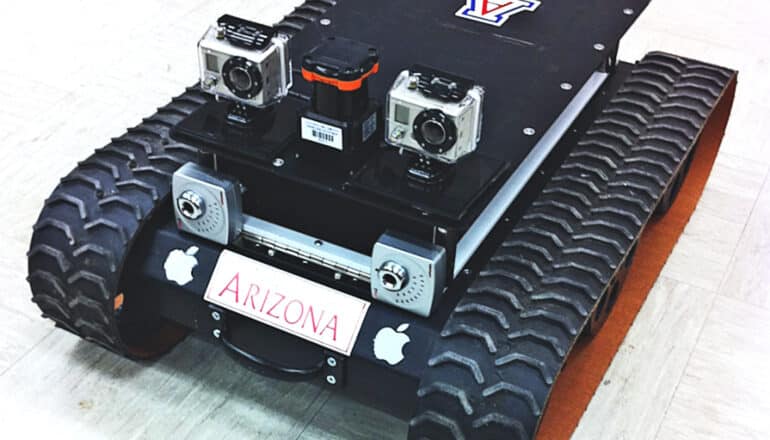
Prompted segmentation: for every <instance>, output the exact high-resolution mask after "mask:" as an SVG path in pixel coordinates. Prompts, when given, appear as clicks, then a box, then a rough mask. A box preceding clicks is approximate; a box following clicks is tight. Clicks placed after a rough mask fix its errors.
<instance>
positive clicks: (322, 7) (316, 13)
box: [275, 0, 337, 36]
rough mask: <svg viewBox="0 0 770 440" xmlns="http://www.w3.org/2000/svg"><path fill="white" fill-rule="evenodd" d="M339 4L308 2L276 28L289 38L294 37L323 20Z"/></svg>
mask: <svg viewBox="0 0 770 440" xmlns="http://www.w3.org/2000/svg"><path fill="white" fill-rule="evenodd" d="M336 4H337V1H336V0H308V1H306V2H305V3H303V4H302V5H300V6H298V7H297V8H295V9H294V11H293V12H291V13H290V14H289V15H287V16H286V17H284V19H283V20H281V21H280V22H279V23H278V24H276V25H275V28H276V29H277V30H278V31H280V32H282V33H284V34H286V35H289V36H294V35H296V34H297V33H299V32H300V31H302V29H304V28H305V26H307V25H309V24H311V23H314V22H315V21H316V20H318V19H319V18H321V16H323V15H324V14H325V13H326V11H328V10H329V9H330V8H331V7H333V6H334V5H336Z"/></svg>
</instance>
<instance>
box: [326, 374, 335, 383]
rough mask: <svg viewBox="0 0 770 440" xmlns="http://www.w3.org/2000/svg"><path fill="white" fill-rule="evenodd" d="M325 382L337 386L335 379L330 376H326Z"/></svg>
mask: <svg viewBox="0 0 770 440" xmlns="http://www.w3.org/2000/svg"><path fill="white" fill-rule="evenodd" d="M326 382H327V383H328V384H329V385H337V378H336V377H334V376H332V375H331V374H330V375H328V376H326Z"/></svg>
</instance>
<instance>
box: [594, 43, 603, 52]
mask: <svg viewBox="0 0 770 440" xmlns="http://www.w3.org/2000/svg"><path fill="white" fill-rule="evenodd" d="M594 49H596V50H598V51H600V52H601V51H603V50H604V49H606V47H605V46H604V45H603V44H602V43H596V44H594Z"/></svg>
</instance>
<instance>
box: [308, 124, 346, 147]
mask: <svg viewBox="0 0 770 440" xmlns="http://www.w3.org/2000/svg"><path fill="white" fill-rule="evenodd" d="M302 139H305V140H306V141H311V142H315V143H317V144H321V145H326V146H327V147H332V148H336V149H337V150H340V151H342V148H343V147H342V129H341V128H338V127H335V126H333V125H328V124H324V123H323V122H318V121H314V120H312V119H308V118H302Z"/></svg>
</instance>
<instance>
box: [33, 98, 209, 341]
mask: <svg viewBox="0 0 770 440" xmlns="http://www.w3.org/2000/svg"><path fill="white" fill-rule="evenodd" d="M205 102H206V98H205V96H204V95H203V94H202V93H201V92H200V91H198V90H197V89H189V90H187V92H186V93H184V94H183V95H182V96H180V97H178V98H175V99H174V100H173V101H172V102H171V103H170V104H168V105H167V106H165V107H162V108H160V109H158V113H157V114H156V115H154V116H152V117H150V118H146V119H145V120H144V122H143V123H142V124H141V125H139V126H138V127H135V128H132V129H129V130H128V131H127V133H126V134H124V135H123V136H121V137H118V138H115V139H113V140H112V142H111V143H110V144H109V145H107V146H105V147H104V148H101V149H99V150H97V151H95V152H94V154H93V155H92V156H91V157H90V158H88V159H86V160H85V161H83V162H81V163H80V164H79V165H78V167H77V168H75V169H74V170H73V171H72V172H71V173H70V174H69V175H67V176H66V177H65V178H63V179H62V180H61V182H60V184H59V185H58V187H57V188H56V189H55V190H54V193H53V194H52V195H51V197H49V198H48V200H47V201H46V202H45V205H44V207H43V210H42V212H41V214H40V217H39V219H38V221H37V223H36V224H35V226H34V228H33V230H34V232H33V235H32V242H31V245H30V251H29V253H28V258H29V276H28V278H27V279H28V281H29V283H30V286H31V288H32V300H33V302H35V303H36V304H37V305H38V306H39V307H40V309H41V311H42V312H43V315H44V316H46V317H48V318H51V319H52V320H53V321H55V322H56V323H57V324H58V325H59V326H60V327H62V328H64V329H66V330H69V331H71V332H73V333H75V334H77V335H78V336H80V337H83V338H85V339H87V340H90V341H93V342H95V343H97V344H99V345H102V346H104V347H107V348H109V349H110V350H113V351H115V352H117V353H119V354H122V355H131V353H132V351H131V350H130V348H131V347H129V346H128V345H127V343H126V342H125V337H124V336H125V335H121V333H120V329H119V316H120V302H119V301H118V302H116V297H117V296H118V295H119V294H120V293H121V290H120V289H121V285H120V276H121V273H122V267H123V264H124V262H125V260H126V256H127V255H128V253H129V252H130V250H131V246H132V244H133V241H134V238H135V237H136V235H137V234H138V232H139V230H140V229H141V228H142V226H143V224H144V223H145V222H146V221H147V220H148V219H149V217H150V216H151V215H152V214H153V212H154V211H155V210H156V209H157V208H158V207H159V206H165V205H163V202H164V201H165V200H166V197H167V196H168V194H169V192H170V189H171V185H170V176H171V174H172V173H173V172H174V171H175V170H176V169H177V168H178V167H179V166H180V165H181V164H184V163H185V162H187V161H195V160H198V157H197V152H196V150H195V149H193V148H191V147H189V146H184V147H181V146H179V145H175V144H171V141H170V138H169V131H170V129H171V128H172V127H173V126H174V125H175V124H176V123H178V122H179V121H181V120H182V119H183V118H184V117H186V116H187V115H189V114H190V113H192V112H193V111H194V110H195V109H197V108H199V107H200V106H201V105H203V104H204V103H205Z"/></svg>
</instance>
